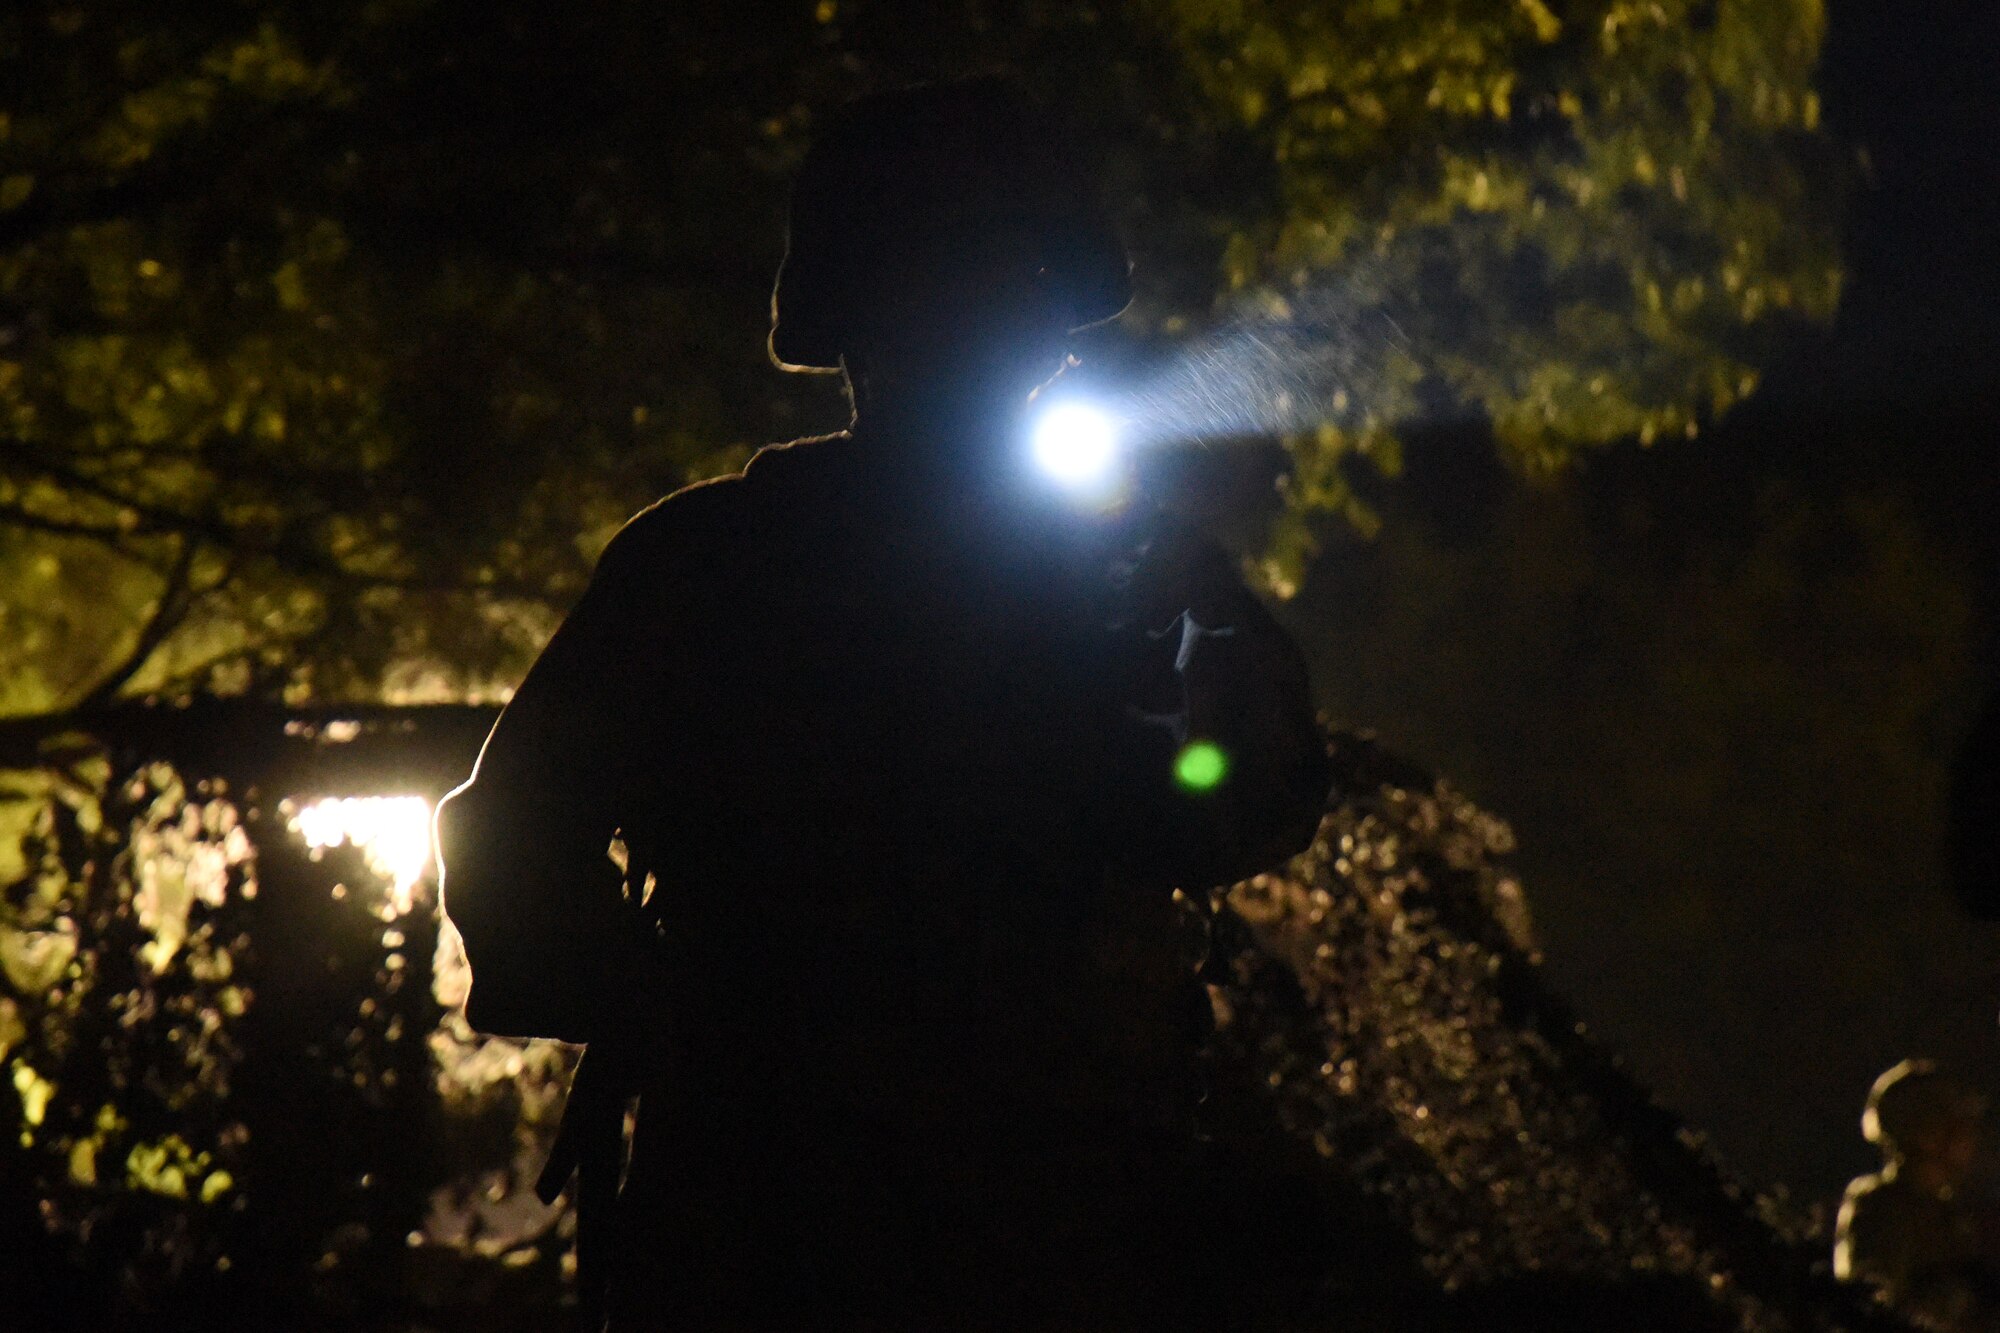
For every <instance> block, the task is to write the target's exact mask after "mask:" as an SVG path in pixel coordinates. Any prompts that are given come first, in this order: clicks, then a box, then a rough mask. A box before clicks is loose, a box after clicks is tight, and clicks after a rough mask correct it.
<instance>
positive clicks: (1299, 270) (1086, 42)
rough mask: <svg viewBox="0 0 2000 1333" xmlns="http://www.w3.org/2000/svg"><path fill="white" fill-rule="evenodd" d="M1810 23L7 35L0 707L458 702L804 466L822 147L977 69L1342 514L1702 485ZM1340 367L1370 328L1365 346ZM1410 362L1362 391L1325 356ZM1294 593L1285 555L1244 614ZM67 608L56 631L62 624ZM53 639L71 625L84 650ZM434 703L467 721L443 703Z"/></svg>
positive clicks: (1784, 291) (1812, 133)
mask: <svg viewBox="0 0 2000 1333" xmlns="http://www.w3.org/2000/svg"><path fill="white" fill-rule="evenodd" d="M1820 26H1821V14H1820V5H1819V3H1818V0H1775V2H1772V0H1712V2H1708V3H1697V2H1696V0H1659V3H1643V4H1642V3H1628V2H1627V0H1576V2H1575V3H1568V4H1563V3H1556V0H1548V2H1547V3H1544V2H1543V0H1518V2H1517V3H1512V4H1506V3H1497V2H1482V3H1467V2H1466V0H1372V2H1371V3H1363V4H1350V5H1318V4H1305V3H1277V2H1276V0H1131V3H1127V4H1122V5H1110V6H1072V5H1051V4H1046V3H1041V2H1040V0H1000V2H998V3H972V2H970V0H957V2H954V3H942V4H940V3H923V4H918V3H914V2H913V0H787V2H786V3H775V2H772V0H763V2H761V3H757V4H748V5H746V4H741V3H737V4H729V5H723V4H719V3H713V2H712V0H711V2H704V3H687V4H680V5H673V6H660V5H654V4H641V3H638V2H637V0H627V2H624V3H612V4H605V5H596V6H591V7H589V8H588V9H587V10H580V11H561V12H559V11H554V10H547V9H545V8H543V7H539V6H529V5H525V4H520V3H501V4H498V5H485V4H482V5H473V4H470V3H468V2H467V0H332V2H330V3H318V4H311V5H306V4H287V3H283V2H282V0H209V2H208V3H202V4H196V5H184V6H174V7H172V8H171V9H162V8H160V7H158V6H150V5H143V4H137V3H130V2H129V0H128V2H127V3H117V2H116V0H102V2H100V3H89V4H86V3H80V2H79V0H38V2H34V3H26V4H22V5H18V6H12V7H10V8H9V9H8V11H7V12H6V14H4V15H0V584H4V587H5V588H6V590H7V593H6V596H5V598H4V601H0V633H5V634H6V635H7V636H8V640H9V642H10V645H11V646H12V651H10V652H9V653H8V659H7V664H6V665H7V672H6V675H5V677H4V680H0V708H4V709H5V710H8V711H17V712H18V711H31V710H37V709H43V708H48V707H54V706H60V705H63V704H66V703H74V702H76V701H78V700H80V699H83V698H86V697H99V698H101V697H105V696H108V695H111V694H115V693H118V692H121V691H122V692H134V691H141V690H152V689H163V688H164V689H175V690H184V689H193V688H207V689H218V690H244V689H251V690H257V691H261V692H267V693H269V692H289V693H291V694H292V695H294V696H302V695H311V694H319V695H328V694H355V693H369V694H380V693H383V692H384V691H387V692H388V693H390V694H391V695H395V696H398V697H412V696H414V695H420V694H422V693H424V692H426V691H430V692H450V693H463V692H466V691H472V692H475V693H476V692H479V691H480V690H482V689H491V688H493V687H494V685H495V684H496V683H498V682H502V681H505V680H507V679H510V678H511V676H512V675H513V673H514V672H515V671H517V670H518V668H519V666H520V665H521V663H522V661H523V660H524V658H525V656H526V655H527V654H528V653H530V652H532V650H533V648H534V647H535V646H536V645H537V644H538V642H539V640H540V638H541V637H542V636H543V634H545V632H546V630H547V628H548V625H549V623H550V612H551V611H553V610H555V609H559V608H560V607H561V606H562V605H564V604H565V603H566V602H567V600H568V599H569V598H570V597H571V596H573V595H574V593H575V592H576V591H577V590H578V588H579V587H580V585H581V582H582V580H583V578H584V577H585V575H586V573H587V569H588V565H589V561H590V559H591V558H592V557H593V556H594V554H595V551H596V549H597V548H598V547H599V546H600V545H601V543H602V542H603V540H604V539H605V538H606V537H607V536H608V534H609V533H610V531H611V530H612V529H613V528H614V526H615V525H616V523H617V522H618V521H619V520H620V519H622V518H623V516H624V515H626V514H627V513H629V512H630V511H631V510H632V509H634V508H635V507H637V506H638V505H639V504H641V503H643V502H645V501H646V500H648V499H650V498H652V497H653V496H655V495H657V494H658V493H660V492H661V491H663V490H666V489H669V488H671V487H673V486H675V485H677V484H680V483H682V482H684V481H686V480H689V479H691V478H694V477H698V476H702V475H706V474H709V473H713V472H716V471H719V470H722V469H724V468H726V467H728V466H731V465H733V464H734V463H735V462H737V461H738V460H740V459H741V458H742V457H743V455H744V452H745V451H746V450H747V449H748V448H749V447H750V446H751V445H752V444H753V443H755V442H758V441H761V440H763V439H766V438H771V437H775V436H783V435H788V434H793V433H797V432H799V431H800V430H803V429H808V428H823V427H825V426H828V425H831V424H835V423H837V421H838V419H839V407H838V404H837V403H836V402H835V401H834V400H833V398H832V395H831V392H830V386H828V385H827V384H826V383H825V382H824V381H819V382H805V383H802V382H797V381H787V380H785V379H783V378H782V377H779V376H777V375H776V374H775V373H773V372H771V371H770V369H769V368H768V367H767V366H766V364H765V363H764V360H763V355H762V346H761V342H762V335H763V322H764V312H765V290H766V287H767V284H768V281H769V275H770V274H771V272H772V271H773V269H774V268H775V265H776V261H777V259H778V256H779V253H780V248H781V244H782V232H781V226H782V221H781V220H782V202H783V190H784V182H785V180H786V178H787V175H788V173H789V171H790V169H791V168H792V167H793V166H794V165H795V163H796V161H797V158H798V155H799V153H800V152H801V151H802V149H803V146H804V144H805V143H806V142H807V141H808V139H809V137H810V135H811V133H812V132H813V130H814V128H815V127H816V126H817V125H819V124H820V123H822V122H823V120H824V118H825V116H826V114H827V113H828V111H829V110H830V109H831V108H833V107H834V106H837V105H838V104H840V103H841V102H844V101H845V100H847V99H849V98H850V97H852V96H854V95H856V94H858V93H861V92H864V91H867V90H868V89H870V88H874V87H880V86H885V85H893V84H897V83H901V82H906V81H908V80H910V79H914V78H922V77H935V76H941V75H950V74H955V73H959V72H964V71H968V70H974V69H985V68H992V67H995V66H1000V67H1007V68H1013V69H1017V70H1019V71H1021V72H1022V73H1023V74H1024V76H1025V78H1026V79H1027V81H1028V83H1029V85H1030V87H1031V91H1032V92H1033V93H1034V94H1035V95H1037V96H1038V97H1041V98H1043V99H1045V100H1046V101H1048V102H1049V103H1050V104H1051V105H1053V106H1057V107H1059V108H1061V109H1063V110H1064V111H1065V113H1066V114H1069V115H1070V116H1072V117H1073V118H1074V122H1075V123H1076V124H1077V125H1078V126H1079V127H1080V128H1081V129H1083V130H1085V131H1087V132H1089V133H1090V134H1092V135H1093V136H1094V137H1095V138H1097V139H1099V140H1101V141H1102V142H1103V143H1104V144H1105V145H1106V146H1107V147H1108V149H1109V150H1110V153H1109V156H1110V164H1111V165H1110V171H1109V174H1108V187H1107V188H1108V189H1109V191H1110V193H1111V195H1112V197H1113V198H1114V200H1115V202H1116V204H1117V206H1118V208H1119V209H1120V211H1121V214H1122V217H1123V220H1124V223H1125V225H1126V228H1127V230H1128V232H1129V234H1130V236H1131V238H1132V241H1133V244H1134V248H1135V252H1136V254H1137V255H1138V258H1139V262H1140V269H1139V273H1138V277H1139V279H1140V283H1141V289H1142V294H1141V298H1140V300H1139V302H1138V304H1137V306H1136V307H1135V310H1134V312H1133V313H1132V315H1131V316H1129V317H1128V320H1127V321H1126V328H1127V330H1128V332H1129V335H1130V336H1132V337H1136V338H1139V339H1143V340H1158V341H1160V342H1163V343H1172V342H1173V341H1174V340H1176V339H1183V338H1190V337H1195V336H1198V335H1199V334H1200V333H1201V332H1202V331H1203V330H1204V329H1212V328H1214V327H1216V326H1218V325H1226V324H1227V323H1229V322H1230V321H1233V320H1240V319H1246V318H1248V319H1254V320H1260V321H1264V322H1266V323H1267V324H1272V325H1275V326H1279V327H1282V328H1284V329H1287V330H1289V331H1290V333H1291V335H1292V336H1293V340H1294V342H1295V344H1296V346H1297V347H1298V348H1300V349H1301V352H1300V354H1301V356H1302V357H1303V358H1304V360H1305V361H1307V362H1314V361H1318V362H1323V363H1324V364H1325V365H1331V366H1335V367H1336V368H1338V370H1339V374H1338V375H1337V376H1336V377H1335V378H1336V380H1337V382H1335V383H1331V384H1328V383H1326V382H1325V377H1324V376H1320V377H1317V378H1315V377H1313V376H1310V375H1308V376H1306V381H1307V382H1309V383H1311V384H1313V385H1315V386H1319V387H1317V388H1315V389H1314V390H1313V392H1312V393H1310V394H1309V395H1308V401H1306V402H1304V403H1302V404H1300V405H1299V406H1300V409H1301V415H1300V416H1299V418H1298V419H1299V421H1302V422H1303V423H1304V427H1303V428H1302V429H1299V430H1297V431H1295V432H1294V433H1293V434H1292V435H1291V436H1290V437H1289V439H1288V445H1289V448H1290V453H1291V459H1292V472H1291V476H1290V478H1289V481H1288V494H1289V496H1290V499H1291V501H1292V505H1293V512H1294V515H1295V517H1296V516H1298V515H1304V514H1309V513H1311V512H1315V511H1325V510H1344V511H1347V512H1348V513H1349V514H1350V515H1354V516H1360V515H1361V510H1360V508H1359V507H1358V505H1357V504H1356V502H1355V500H1354V496H1353V492H1352V490H1351V488H1350V486H1349V475H1348V472H1347V470H1346V469H1347V466H1348V464H1349V462H1350V460H1352V459H1354V458H1356V457H1361V458H1366V459H1369V460H1373V462H1374V463H1376V464H1378V465H1380V466H1381V467H1384V468H1387V469H1390V470H1393V469H1394V467H1395V464H1396V458H1397V443H1396V441H1397V434H1398V431H1400V430H1404V429H1407V428H1408V426H1409V425H1410V424H1411V423H1413V422H1417V421H1422V420H1428V419H1431V418H1433V417H1435V416H1436V415H1438V414H1440V413H1453V414H1469V415H1476V416H1480V417H1484V418H1486V419H1488V420H1490V421H1491V422H1492V424H1493V426H1494V427H1495V431H1496V434H1497V437H1498V439H1499V440H1500V442H1501V444H1502V447H1503V448H1504V449H1505V450H1506V451H1507V453H1508V454H1509V456H1510V457H1512V458H1514V459H1515V460H1517V461H1518V462H1520V463H1521V464H1523V465H1524V466H1527V467H1530V468H1535V469H1541V468H1549V467H1554V466H1558V465H1559V464H1560V463H1561V462H1562V461H1563V460H1564V459H1565V458H1566V457H1568V456H1569V455H1570V454H1571V453H1572V452H1573V451H1574V450H1576V449H1578V448H1580V447H1584V446H1588V445H1592V444H1598V443H1602V442H1605V441H1608V440H1613V439H1618V438H1623V437H1627V436H1631V435H1635V434H1636V435H1638V436H1639V437H1640V438H1642V439H1647V440H1650V439H1653V438H1656V437H1664V436H1669V435H1681V434H1692V433H1693V432H1694V431H1695V429H1696V428H1697V423H1698V422H1699V421H1700V420H1701V419H1702V418H1703V417H1704V416H1706V415H1709V414H1712V413H1715V412H1718V411H1721V410H1723V409H1725V408H1726V407H1728V405H1729V404H1730V403H1732V402H1733V401H1735V400H1736V399H1738V398H1740V397H1741V396H1742V395H1743V394H1744V393H1746V392H1748V391H1749V390H1750V388H1751V386H1752V385H1753V384H1754V382H1755V375H1756V366H1757V364H1758V360H1759V356H1760V354H1761V353H1760V346H1761V340H1762V339H1763V338H1764V337H1765V335H1766V334H1767V332H1768V329H1769V327H1770V326H1771V325H1772V321H1773V317H1774V316H1776V315H1781V314H1802V315H1806V316H1814V317H1817V316H1823V315H1825V314H1826V313H1827V311H1828V310H1829V309H1830V307H1831V305H1832V302H1833V300H1834V298H1835V293H1836V290H1837V286H1838V276H1837V263H1836V260H1835V254H1834V246H1833V228H1832V222H1831V190H1830V189H1829V176H1828V173H1827V172H1826V170H1825V153H1824V145H1823V143H1822V141H1821V140H1820V138H1819V136H1818V135H1817V132H1816V119H1817V104H1816V101H1815V99H1814V96H1813V94H1812V91H1811V88H1810V84H1809V78H1810V74H1811V69H1812V65H1813V61H1814V58H1815V54H1816V51H1817V48H1818V43H1819V37H1820ZM1370 321H1372V322H1370ZM1364 327H1365V328H1383V329H1390V330H1393V331H1394V334H1393V336H1392V337H1391V338H1389V339H1388V340H1387V341H1386V343H1385V344H1384V346H1385V347H1386V350H1383V351H1378V352H1373V353H1371V354H1369V355H1367V356H1355V355H1353V354H1352V350H1353V349H1352V348H1351V347H1349V346H1346V344H1350V343H1352V342H1353V341H1355V340H1356V338H1357V337H1359V336H1360V335H1358V334H1357V332H1356V330H1357V329H1359V328H1364ZM1311 548H1312V540H1311V537H1310V529H1309V527H1308V526H1307V525H1305V524H1304V523H1303V522H1294V523H1292V524H1291V525H1290V526H1289V527H1287V528H1286V529H1285V530H1284V531H1283V532H1282V533H1281V534H1280V535H1279V537H1278V539H1277V540H1276V541H1275V543H1274V545H1273V550H1272V555H1273V563H1272V564H1271V566H1270V569H1271V573H1272V576H1273V579H1274V581H1276V582H1278V583H1280V584H1283V583H1285V582H1288V581H1291V580H1293V579H1295V578H1296V575H1297V571H1298V569H1299V568H1300V567H1301V565H1302V563H1303V562H1304V561H1305V560H1306V559H1307V558H1308V557H1309V555H1310V553H1311ZM86 588H87V589H89V590H90V594H89V596H88V597H87V598H82V597H79V595H78V594H79V593H80V592H82V591H83V590H84V589H86ZM79 608H81V609H79ZM444 667H448V668H449V669H448V670H446V669H443V668H444Z"/></svg>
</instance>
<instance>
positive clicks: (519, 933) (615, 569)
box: [437, 511, 666, 1042]
mask: <svg viewBox="0 0 2000 1333" xmlns="http://www.w3.org/2000/svg"><path fill="white" fill-rule="evenodd" d="M659 522H660V517H659V515H658V514H657V511H655V512H649V514H647V515H644V516H642V517H641V518H640V519H638V520H635V522H634V523H633V524H632V525H630V526H628V527H627V528H626V530H625V531H624V532H621V533H620V534H619V536H618V537H617V538H616V539H614V541H613V542H612V544H611V546H610V547H609V548H607V549H606V551H605V553H604V556H603V558H602V559H601V560H600V561H599V562H598V567H597V571H596V573H595V574H594V575H593V577H592V579H591V583H590V587H589V589H588V590H587V591H586V592H585V593H584V596H583V599H582V600H581V601H580V602H579V603H578V604H577V606H576V608H575V610H573V611H572V612H571V613H570V616H569V618H568V619H567V620H565V621H564V622H563V625H562V627H561V628H560V629H559V630H558V631H557V632H556V634H555V637H554V638H552V639H551V640H550V641H549V644H548V646H547V648H546V649H545V650H544V651H543V653H542V655H541V657H540V658H539V659H538V660H537V661H536V662H535V665H534V667H533V668H532V669H531V670H530V671H529V673H528V676H527V679H526V680H524V681H523V682H522V684H521V687H520V689H519V690H517V691H516V692H515V694H514V697H513V700H512V701H511V702H510V703H509V704H508V705H507V707H506V709H505V710H504V711H503V712H502V714H501V716H500V719H499V721H498V722H497V723H495V725H494V728H493V732H492V734H491V735H490V736H489V737H488V738H487V741H486V744H485V746H484V748H483V749H482V750H481V751H480V755H479V761H478V763H477V765H476V766H475V767H474V769H473V774H472V777H471V778H470V779H469V780H468V781H467V782H466V783H465V784H464V785H463V786H461V787H460V788H458V790H456V791H454V792H453V793H452V794H451V795H450V796H448V797H447V798H446V799H445V801H444V802H443V803H442V804H441V805H440V807H439V809H438V817H437V839H438V853H439V860H440V866H441V872H442V877H443V879H442V882H443V888H444V894H445V907H446V910H447V912H448V913H449V915H450V917H451V920H452V923H453V924H454V925H456V926H457V927H458V930H459V933H460V935H462V936H463V937H464V940H465V949H466V957H467V959H468V961H469V962H470V964H471V967H472V988H471V991H470V994H469V996H468V998H467V1002H466V1019H467V1021H468V1022H469V1023H470V1024H471V1025H472V1026H473V1027H474V1028H476V1029H478V1030H480V1031H482V1032H493V1033H504V1034H507V1035H512V1036H533V1037H553V1038H557V1039H559V1040H563V1041H570V1042H586V1041H590V1040H593V1039H595V1038H597V1037H600V1036H603V1035H605V1034H606V1032H607V1031H609V1030H611V1029H612V1028H613V1027H615V1026H621V1025H623V1024H625V1023H629V1022H632V1021H634V1019H635V1018H636V1017H637V1016H636V1015H635V1014H634V1013H633V1012H632V1010H633V1006H634V1005H635V1004H637V1003H639V1002H640V1000H641V999H642V997H644V996H645V995H647V994H649V993H651V992H652V991H653V990H654V989H655V988H654V987H652V986H650V985H648V984H647V981H648V973H649V971H650V968H651V956H652V947H653V946H652V943H651V934H650V932H649V931H647V930H646V929H645V928H644V927H643V925H642V924H641V922H640V920H639V917H638V915H637V913H636V912H635V911H634V910H633V908H632V906H631V905H630V904H629V903H627V902H626V901H625V899H624V897H623V893H622V887H623V875H622V873H621V872H620V871H619V869H618V868H617V867H616V866H615V865H613V864H612V862H611V860H610V857H609V854H608V852H609V846H610V842H611V838H612V835H613V833H614V832H615V831H616V830H617V829H618V827H619V826H620V824H621V810H622V805H623V802H624V800H625V799H626V797H627V794H628V793H629V792H630V791H631V785H632V783H633V781H634V778H635V762H636V759H637V757H638V756H637V755H636V754H635V745H634V740H635V739H636V737H635V732H636V731H637V730H638V727H637V722H638V719H637V718H635V717H634V716H633V711H634V702H635V701H636V700H637V699H639V698H642V697H644V696H643V695H641V694H640V691H641V690H642V689H645V688H647V687H648V686H649V685H651V684H654V683H655V682H651V681H649V679H648V677H647V675H646V673H647V672H648V670H649V669H650V670H657V668H658V664H659V661H660V655H659V654H658V653H657V652H656V651H654V648H653V642H654V639H655V637H656V635H655V624H656V618H655V616H654V614H653V612H654V610H655V603H656V602H657V600H658V599H657V598H656V597H654V596H649V595H648V591H649V589H650V588H651V587H655V586H657V585H658V584H659V583H661V582H662V581H663V580H664V579H665V578H666V573H665V572H664V571H662V570H660V569H659V568H657V564H658V562H659V561H660V560H661V559H663V558H664V557H663V556H662V554H661V551H660V549H659V548H660V546H661V543H660V541H659V540H658V534H657V532H656V531H655V530H654V529H655V528H656V527H657V525H658V524H659Z"/></svg>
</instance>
